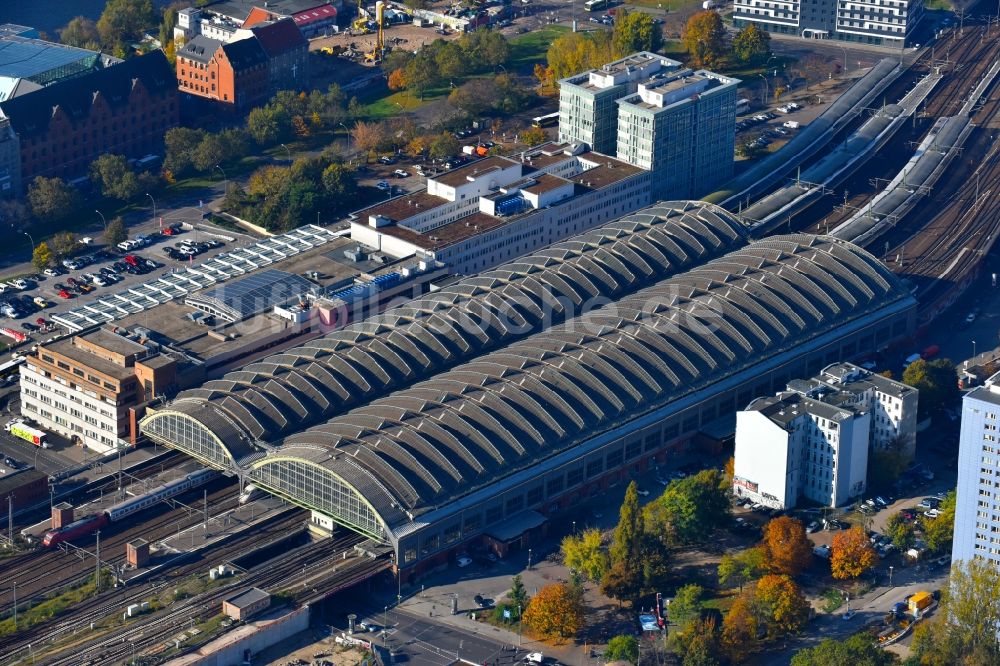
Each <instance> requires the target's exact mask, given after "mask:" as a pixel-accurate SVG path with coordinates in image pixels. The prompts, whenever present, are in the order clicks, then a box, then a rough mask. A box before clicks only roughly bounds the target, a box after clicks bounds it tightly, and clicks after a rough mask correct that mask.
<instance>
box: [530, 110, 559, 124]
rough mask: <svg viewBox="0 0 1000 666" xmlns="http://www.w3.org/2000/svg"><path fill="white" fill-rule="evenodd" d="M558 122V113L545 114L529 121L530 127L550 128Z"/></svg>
mask: <svg viewBox="0 0 1000 666" xmlns="http://www.w3.org/2000/svg"><path fill="white" fill-rule="evenodd" d="M558 122H559V112H558V111H556V112H555V113H547V114H545V115H544V116H538V117H537V118H532V119H531V125H532V127H552V126H553V125H556V124H557V123H558Z"/></svg>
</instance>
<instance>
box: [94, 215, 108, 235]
mask: <svg viewBox="0 0 1000 666" xmlns="http://www.w3.org/2000/svg"><path fill="white" fill-rule="evenodd" d="M94 212H95V213H97V214H98V215H100V216H101V222H103V223H104V231H107V230H108V221H107V220H106V219H104V213H102V212H101V211H99V210H95V211H94Z"/></svg>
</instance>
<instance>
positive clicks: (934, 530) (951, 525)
mask: <svg viewBox="0 0 1000 666" xmlns="http://www.w3.org/2000/svg"><path fill="white" fill-rule="evenodd" d="M938 512H939V514H938V517H937V518H926V517H924V518H922V519H921V520H922V521H923V526H924V541H925V542H926V543H927V547H928V548H930V549H931V550H932V551H936V552H941V551H943V550H945V549H946V548H947V547H948V546H949V544H951V541H952V538H953V537H954V532H955V491H954V490H952V491H951V492H949V493H948V494H947V495H945V498H944V501H943V502H941V506H939V507H938Z"/></svg>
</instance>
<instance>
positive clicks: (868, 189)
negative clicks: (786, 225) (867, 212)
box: [791, 26, 1000, 244]
mask: <svg viewBox="0 0 1000 666" xmlns="http://www.w3.org/2000/svg"><path fill="white" fill-rule="evenodd" d="M984 30H985V28H982V27H975V26H973V27H967V28H966V34H965V36H964V37H963V38H962V39H961V40H960V41H956V42H955V45H954V46H953V47H952V50H951V54H950V58H951V60H952V61H954V62H958V60H957V58H958V57H962V58H966V59H968V60H966V61H965V64H964V66H962V67H959V68H956V69H953V70H951V71H949V72H947V73H946V76H945V79H944V80H943V81H942V82H941V83H940V84H939V85H938V87H937V89H936V90H935V91H933V92H932V93H931V95H930V97H929V99H928V101H927V103H926V104H925V105H924V107H923V111H922V112H921V116H922V117H923V118H924V119H923V120H919V121H918V120H917V119H915V120H914V123H915V125H916V123H918V122H919V123H921V124H923V125H924V126H925V128H929V127H930V123H928V122H927V118H928V117H931V118H932V119H933V117H935V116H937V115H949V114H950V113H954V112H956V111H957V110H958V109H959V107H960V106H961V104H962V102H963V101H964V100H965V99H966V98H967V97H968V95H969V94H970V92H971V91H972V90H973V89H974V88H975V85H976V84H977V82H978V81H979V80H980V79H981V78H982V76H983V75H984V74H985V73H986V71H987V69H988V68H989V66H990V65H991V64H992V63H993V62H995V61H996V59H997V58H998V57H1000V39H998V38H996V33H997V30H994V31H993V32H994V36H993V38H982V37H984V35H985V34H986V33H985V32H984ZM955 39H957V35H956V37H955ZM940 48H941V47H940V45H939V47H938V53H941V51H940ZM921 63H924V61H921ZM945 108H950V109H951V111H950V112H948V113H938V112H943V110H944V109H945ZM984 111H985V109H984ZM983 115H984V114H979V113H977V114H974V117H973V122H974V123H976V124H981V123H982V122H983ZM923 133H924V131H923V130H921V133H920V135H919V136H923ZM905 138H906V137H905V136H904V135H902V133H901V136H900V137H899V138H897V139H896V140H894V141H892V142H890V143H889V144H888V145H887V146H886V148H885V149H883V150H882V151H880V153H879V154H878V155H876V156H875V159H873V160H872V164H871V165H870V166H869V168H866V169H862V171H861V172H860V173H858V174H856V175H855V176H853V177H852V178H850V179H848V181H846V182H845V183H843V184H842V186H841V187H842V188H843V190H844V194H845V196H844V198H843V199H841V198H840V197H839V196H835V197H830V198H825V199H823V200H821V201H818V202H817V203H816V204H814V205H813V206H811V207H810V208H808V209H806V210H805V211H803V213H801V214H800V215H799V216H798V219H795V218H793V220H792V223H791V224H792V226H795V227H797V228H798V229H800V230H803V231H808V232H810V233H826V232H827V231H828V230H830V229H834V228H836V227H837V226H839V225H840V224H841V223H842V222H845V221H846V220H848V219H850V218H851V217H852V216H853V215H854V214H855V212H856V211H858V210H860V209H862V208H864V207H865V206H866V205H867V204H868V202H869V200H870V199H871V198H872V197H873V196H874V194H875V192H876V191H877V190H878V187H877V185H873V183H872V181H873V180H874V182H875V183H879V182H882V183H884V182H886V181H888V180H890V179H891V178H892V177H893V176H895V175H896V174H897V173H898V172H899V170H900V169H901V168H902V167H903V165H904V164H905V163H906V161H907V160H908V159H910V157H911V156H912V155H913V150H912V148H909V147H906V148H903V147H901V146H900V145H899V143H900V141H899V139H905ZM910 138H916V137H914V136H912V134H911V137H910ZM970 145H971V140H970ZM873 176H876V177H877V178H874V179H873ZM961 183H962V177H958V174H955V173H952V174H951V177H950V178H949V177H945V178H942V179H941V181H940V182H939V183H938V184H937V185H936V187H935V189H936V192H940V193H948V192H950V191H953V190H954V189H955V188H958V187H960V185H961ZM848 193H851V195H850V196H847V194H848ZM936 196H938V195H937V194H935V195H934V197H931V200H933V199H934V198H935V197H936ZM928 209H930V210H928ZM937 210H940V207H939V206H938V205H937V204H936V203H935V204H934V205H933V206H928V205H927V204H926V203H925V204H920V205H918V208H917V209H915V210H914V211H912V212H911V213H910V214H909V215H907V216H906V217H905V218H904V219H903V220H901V222H900V225H899V227H898V229H899V232H900V233H896V234H895V240H894V241H892V243H893V244H902V243H904V242H905V238H906V237H908V236H911V235H913V234H915V233H917V232H918V231H919V229H921V228H922V227H923V226H924V225H926V224H927V223H928V222H929V218H928V214H933V213H932V212H931V211H937ZM923 211H928V212H927V213H925V212H923ZM796 222H798V224H796Z"/></svg>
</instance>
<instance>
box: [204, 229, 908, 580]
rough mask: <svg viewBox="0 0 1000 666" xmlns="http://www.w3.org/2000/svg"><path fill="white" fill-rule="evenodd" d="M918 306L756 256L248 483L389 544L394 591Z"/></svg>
mask: <svg viewBox="0 0 1000 666" xmlns="http://www.w3.org/2000/svg"><path fill="white" fill-rule="evenodd" d="M915 305H916V302H915V300H914V299H913V297H912V296H911V295H910V294H909V292H908V291H907V290H906V289H905V288H904V286H903V285H902V284H901V283H900V282H899V281H898V280H897V279H896V278H895V276H893V275H892V274H891V273H890V272H889V271H887V270H886V269H885V267H884V266H882V265H881V263H880V262H879V261H878V260H877V259H876V258H874V257H872V256H871V255H870V254H868V253H867V252H865V251H863V250H861V249H860V248H857V247H856V246H853V245H851V244H849V243H846V242H843V241H840V240H837V239H834V238H831V237H825V236H821V237H816V236H809V235H789V236H779V237H775V238H771V239H768V240H764V241H759V242H756V243H753V244H752V245H749V246H747V247H744V248H742V249H739V250H736V251H734V252H731V253H729V254H727V255H725V256H723V257H721V258H719V259H716V260H713V261H711V262H709V263H707V264H705V265H704V266H702V267H700V268H695V269H693V270H690V271H688V272H685V273H680V274H677V275H675V276H673V277H671V278H668V279H665V280H661V281H660V282H658V283H657V284H656V285H654V286H652V287H648V288H646V289H643V290H641V291H639V292H636V293H633V294H632V295H630V296H626V297H624V298H621V299H620V300H618V301H616V302H614V303H613V304H610V305H608V306H607V307H604V308H601V309H599V310H596V311H594V312H592V313H589V314H587V315H584V316H581V317H578V318H575V319H572V320H570V321H567V322H566V323H564V324H561V325H559V326H555V327H553V328H550V329H548V330H546V331H544V332H541V333H536V334H534V335H531V336H529V337H527V338H524V339H522V340H520V341H518V342H514V343H513V344H511V345H509V346H507V347H505V348H503V349H498V350H494V351H491V352H490V353H488V354H485V355H483V356H480V357H479V358H477V359H475V360H473V361H471V362H469V363H466V364H464V365H461V366H458V367H455V368H454V369H452V370H450V371H447V372H443V373H440V374H438V375H436V376H434V377H432V378H431V379H429V380H427V381H423V382H420V383H418V384H414V385H413V386H411V387H410V388H408V389H405V390H402V391H398V392H396V393H394V394H392V395H390V396H388V397H386V398H383V399H379V400H376V401H374V402H372V403H371V404H369V405H367V406H364V407H360V408H357V409H354V410H353V411H350V412H348V413H346V414H343V415H341V416H338V417H336V418H334V419H332V420H331V421H329V422H328V423H325V424H323V425H320V426H316V427H313V428H310V429H308V430H306V431H304V432H301V433H299V434H295V435H292V436H289V437H287V438H286V439H285V440H284V441H283V444H282V446H280V447H275V448H274V449H272V450H271V451H270V452H268V453H267V455H263V454H260V455H258V456H254V457H255V458H256V459H255V460H248V461H247V462H248V463H249V466H250V467H251V470H250V477H251V478H252V479H253V481H254V483H255V484H259V485H261V486H263V487H265V488H267V489H269V490H270V491H272V492H274V493H276V494H279V495H281V496H284V497H286V498H288V499H289V500H291V501H293V502H296V503H298V504H301V505H303V506H306V507H309V508H311V509H313V510H314V515H315V514H320V515H322V516H326V517H329V518H330V519H332V520H333V521H336V522H337V523H340V524H342V525H345V526H348V527H350V528H351V529H354V530H357V531H360V532H363V533H365V534H368V535H370V536H372V537H373V538H375V539H378V540H381V541H383V542H385V543H387V544H389V545H391V547H392V548H393V550H394V551H395V557H396V562H397V563H398V565H399V566H400V567H401V576H402V577H404V578H406V577H408V576H411V575H412V574H414V573H417V572H420V571H421V570H422V569H424V568H425V567H428V566H436V565H438V564H440V563H441V562H443V561H445V560H446V559H447V558H448V557H449V556H450V555H451V554H453V553H454V551H455V550H456V549H458V548H460V547H462V544H463V543H465V542H467V541H469V540H470V539H472V538H483V537H491V536H492V537H493V538H498V536H497V535H498V534H499V535H506V532H507V531H505V530H503V529H502V525H510V524H518V525H527V526H530V525H533V524H537V521H538V520H544V515H546V514H551V513H553V512H557V511H559V510H560V509H561V508H564V507H567V506H569V505H571V504H573V503H576V502H578V501H580V500H581V499H582V498H584V497H586V496H588V495H591V494H596V493H600V492H603V491H604V489H605V488H606V487H607V486H608V484H610V483H612V482H615V481H618V480H621V479H623V478H626V477H627V475H628V473H629V471H630V470H632V469H635V468H642V467H644V466H645V465H646V464H648V462H649V460H650V459H652V458H653V457H659V458H661V459H662V457H663V456H665V455H666V454H667V452H669V451H671V450H675V447H678V446H679V445H680V444H681V443H683V442H684V441H686V440H688V439H690V438H691V437H692V436H693V435H694V434H696V433H697V432H698V430H699V428H700V427H701V426H703V425H705V424H708V423H711V422H713V421H714V420H715V419H717V418H718V417H719V416H720V415H723V414H726V413H730V412H733V411H735V409H736V408H737V405H742V404H746V403H748V402H749V401H750V399H751V398H752V397H753V396H755V395H761V394H766V393H768V392H773V391H774V390H776V387H782V386H784V385H785V384H786V383H787V382H788V380H789V379H790V378H791V377H794V376H800V375H804V374H810V373H814V372H816V371H817V370H819V369H820V368H821V367H823V366H824V365H826V364H828V363H830V362H832V361H836V360H839V359H842V358H850V357H852V356H855V355H857V354H858V353H859V351H863V350H868V349H875V348H877V347H880V346H882V345H886V344H889V343H890V342H891V341H892V340H894V339H898V338H901V337H905V336H908V335H909V334H911V333H912V330H913V326H914V312H915ZM201 434H202V435H203V434H204V432H203V433H201ZM220 434H221V435H222V436H221V437H220V438H219V440H216V441H217V442H220V443H221V442H222V441H225V442H227V443H228V441H229V440H228V439H226V437H225V433H220ZM507 536H509V535H507Z"/></svg>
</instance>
